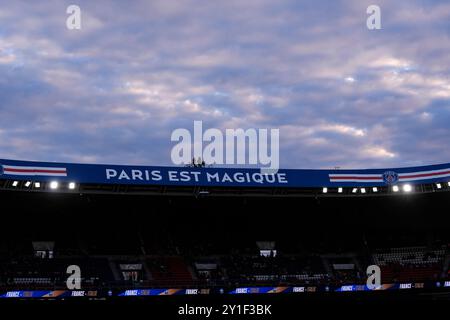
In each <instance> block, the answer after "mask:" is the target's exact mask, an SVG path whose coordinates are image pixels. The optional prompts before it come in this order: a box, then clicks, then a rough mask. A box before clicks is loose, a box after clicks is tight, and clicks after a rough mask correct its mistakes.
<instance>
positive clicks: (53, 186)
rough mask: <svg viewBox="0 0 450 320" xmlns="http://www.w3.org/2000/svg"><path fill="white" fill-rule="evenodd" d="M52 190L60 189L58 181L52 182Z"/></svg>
mask: <svg viewBox="0 0 450 320" xmlns="http://www.w3.org/2000/svg"><path fill="white" fill-rule="evenodd" d="M50 189H52V190H56V189H58V182H57V181H52V182H50Z"/></svg>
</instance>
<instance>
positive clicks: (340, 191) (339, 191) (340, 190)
mask: <svg viewBox="0 0 450 320" xmlns="http://www.w3.org/2000/svg"><path fill="white" fill-rule="evenodd" d="M449 183H450V182H449ZM342 191H343V189H342V188H338V193H342Z"/></svg>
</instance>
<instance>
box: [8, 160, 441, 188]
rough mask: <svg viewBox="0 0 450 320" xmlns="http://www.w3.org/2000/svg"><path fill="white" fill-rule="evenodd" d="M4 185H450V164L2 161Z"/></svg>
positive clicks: (304, 186) (295, 186)
mask: <svg viewBox="0 0 450 320" xmlns="http://www.w3.org/2000/svg"><path fill="white" fill-rule="evenodd" d="M0 179H14V180H27V181H55V180H56V181H61V182H75V183H84V184H122V185H164V186H205V187H206V186H215V187H282V188H283V187H290V188H311V187H330V188H332V187H353V186H355V187H358V186H359V187H364V186H385V185H391V184H399V183H412V184H415V183H434V182H444V181H445V182H446V181H449V180H450V164H441V165H432V166H422V167H412V168H387V169H368V170H301V169H300V170H294V169H280V170H279V171H278V172H277V173H275V174H263V173H261V172H260V170H259V169H235V168H191V167H155V166H125V165H99V164H73V163H50V162H33V161H16V160H0Z"/></svg>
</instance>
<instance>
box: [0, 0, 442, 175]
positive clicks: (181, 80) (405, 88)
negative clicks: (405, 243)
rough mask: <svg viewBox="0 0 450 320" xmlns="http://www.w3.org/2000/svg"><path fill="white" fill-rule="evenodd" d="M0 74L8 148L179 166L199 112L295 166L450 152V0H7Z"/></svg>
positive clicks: (35, 155)
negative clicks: (186, 132)
mask: <svg viewBox="0 0 450 320" xmlns="http://www.w3.org/2000/svg"><path fill="white" fill-rule="evenodd" d="M70 4H76V5H79V6H80V7H81V10H82V29H81V30H68V29H67V28H66V25H65V22H66V18H67V14H66V8H67V6H69V5H70ZM371 4H376V5H378V6H380V8H381V18H382V29H381V30H373V31H370V30H368V29H367V28H366V19H367V14H366V8H367V7H368V6H369V5H371ZM0 75H1V77H0V158H15V159H27V160H43V161H69V162H93V163H128V164H154V165H170V164H171V161H170V150H171V148H172V147H173V145H174V144H173V143H172V142H170V135H171V132H172V131H173V130H174V129H176V128H181V127H182V128H192V126H193V121H194V120H202V121H203V123H204V126H205V127H214V128H220V129H226V128H244V129H245V128H279V129H280V164H281V166H282V167H286V168H330V167H335V166H340V167H342V168H365V167H371V168H373V167H390V166H410V165H421V164H433V163H440V162H448V161H450V148H449V147H448V146H449V145H450V2H448V1H432V0H428V1H426V0H421V1H418V0H407V1H406V0H397V1H373V0H371V1H365V0H345V1H344V0H342V1H339V0H338V1H294V0H293V1H282V0H281V1H268V0H258V1H256V0H246V1H241V0H227V1H211V0H209V1H206V0H195V1H194V0H183V1H173V0H165V1H138V0H136V1H60V0H55V1H48V0H45V1H33V2H31V1H3V0H0Z"/></svg>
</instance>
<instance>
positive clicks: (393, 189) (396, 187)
mask: <svg viewBox="0 0 450 320" xmlns="http://www.w3.org/2000/svg"><path fill="white" fill-rule="evenodd" d="M399 190H400V189H399V187H398V186H393V187H392V191H394V192H398V191H399Z"/></svg>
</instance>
